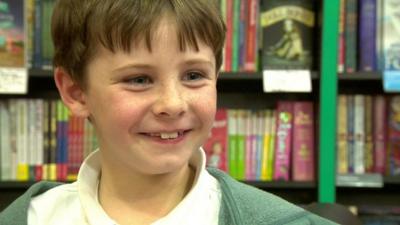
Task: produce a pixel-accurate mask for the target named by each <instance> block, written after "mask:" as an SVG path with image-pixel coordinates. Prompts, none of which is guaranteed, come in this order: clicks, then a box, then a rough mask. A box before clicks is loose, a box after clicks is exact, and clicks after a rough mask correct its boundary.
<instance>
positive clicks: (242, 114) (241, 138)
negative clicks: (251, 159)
mask: <svg viewBox="0 0 400 225" xmlns="http://www.w3.org/2000/svg"><path fill="white" fill-rule="evenodd" d="M247 116H248V115H247V113H246V110H244V109H241V110H238V136H237V165H238V169H237V179H239V180H245V179H246V174H245V168H246V122H247V121H246V120H247Z"/></svg>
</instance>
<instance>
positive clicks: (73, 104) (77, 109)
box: [54, 67, 89, 118]
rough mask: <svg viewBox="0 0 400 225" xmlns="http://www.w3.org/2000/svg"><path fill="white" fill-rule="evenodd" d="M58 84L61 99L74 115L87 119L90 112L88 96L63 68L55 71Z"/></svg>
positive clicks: (55, 79)
mask: <svg viewBox="0 0 400 225" xmlns="http://www.w3.org/2000/svg"><path fill="white" fill-rule="evenodd" d="M54 81H55V83H56V86H57V89H58V92H59V93H60V96H61V99H62V101H63V102H64V104H65V105H66V106H67V107H68V109H69V110H70V111H71V112H72V114H74V115H76V116H79V117H83V118H87V117H88V116H89V110H88V108H87V103H86V95H85V92H84V91H83V90H82V88H81V86H80V85H79V84H77V83H76V82H75V81H74V80H72V78H71V76H70V75H69V74H68V73H67V72H66V71H65V70H64V69H63V68H61V67H57V68H56V69H55V71H54Z"/></svg>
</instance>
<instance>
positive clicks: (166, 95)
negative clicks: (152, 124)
mask: <svg viewBox="0 0 400 225" xmlns="http://www.w3.org/2000/svg"><path fill="white" fill-rule="evenodd" d="M158 95H159V96H158V99H157V101H156V102H155V104H154V105H153V113H154V114H155V115H156V116H159V117H163V118H177V117H180V116H182V115H183V114H184V113H185V111H186V110H187V103H186V101H185V98H184V94H183V92H182V90H180V88H177V87H175V86H171V87H168V88H163V89H162V90H161V91H160V92H159V94H158Z"/></svg>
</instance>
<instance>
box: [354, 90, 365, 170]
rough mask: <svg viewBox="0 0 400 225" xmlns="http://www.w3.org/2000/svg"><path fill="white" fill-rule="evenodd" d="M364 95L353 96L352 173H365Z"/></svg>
mask: <svg viewBox="0 0 400 225" xmlns="http://www.w3.org/2000/svg"><path fill="white" fill-rule="evenodd" d="M364 97H365V96H364V95H355V96H354V117H353V118H354V147H353V149H354V173H357V174H363V173H365V165H364V157H365V98H364Z"/></svg>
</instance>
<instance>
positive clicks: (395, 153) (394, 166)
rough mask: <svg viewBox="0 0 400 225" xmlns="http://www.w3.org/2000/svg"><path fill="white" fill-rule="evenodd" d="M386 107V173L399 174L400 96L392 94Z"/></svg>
mask: <svg viewBox="0 0 400 225" xmlns="http://www.w3.org/2000/svg"><path fill="white" fill-rule="evenodd" d="M388 107H389V109H388V110H389V127H388V130H389V131H388V141H387V144H388V146H387V148H388V149H387V157H388V161H387V164H388V168H387V169H388V171H387V174H388V175H390V176H396V175H400V96H398V95H396V96H392V97H391V98H390V102H389V105H388Z"/></svg>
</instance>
